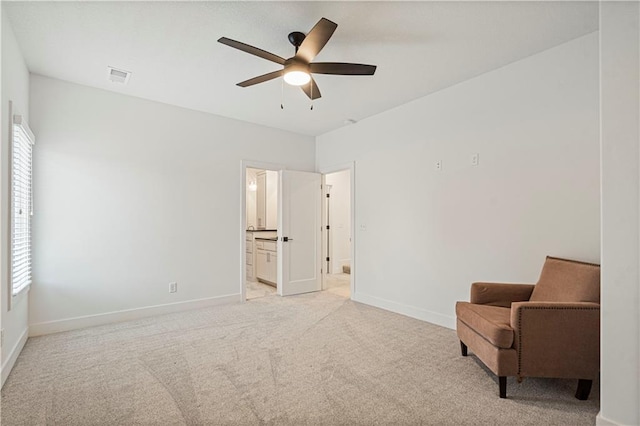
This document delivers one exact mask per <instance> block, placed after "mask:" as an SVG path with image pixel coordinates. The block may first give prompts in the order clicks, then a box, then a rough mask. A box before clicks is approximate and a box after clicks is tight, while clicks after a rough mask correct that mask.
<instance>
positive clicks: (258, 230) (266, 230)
mask: <svg viewBox="0 0 640 426" xmlns="http://www.w3.org/2000/svg"><path fill="white" fill-rule="evenodd" d="M247 232H278V230H277V229H247Z"/></svg>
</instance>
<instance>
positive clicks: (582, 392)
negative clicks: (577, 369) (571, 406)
mask: <svg viewBox="0 0 640 426" xmlns="http://www.w3.org/2000/svg"><path fill="white" fill-rule="evenodd" d="M592 384H593V380H587V379H580V380H578V389H577V390H576V398H578V399H579V400H580V401H585V400H587V399H589V394H590V393H591V385H592Z"/></svg>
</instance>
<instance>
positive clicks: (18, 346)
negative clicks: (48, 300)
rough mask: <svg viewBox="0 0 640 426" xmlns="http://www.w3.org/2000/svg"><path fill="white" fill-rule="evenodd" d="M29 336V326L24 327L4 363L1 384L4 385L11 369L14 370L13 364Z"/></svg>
mask: <svg viewBox="0 0 640 426" xmlns="http://www.w3.org/2000/svg"><path fill="white" fill-rule="evenodd" d="M28 338H29V327H27V328H25V329H24V331H23V332H22V334H21V335H20V338H19V339H18V341H17V342H16V344H15V345H14V346H13V348H12V349H11V352H10V353H9V356H8V357H7V360H6V361H5V362H4V364H2V385H1V386H4V382H5V381H6V380H7V377H9V373H11V370H13V366H14V365H15V363H16V360H17V359H18V355H20V352H22V348H24V345H25V343H27V339H28ZM1 386H0V387H1Z"/></svg>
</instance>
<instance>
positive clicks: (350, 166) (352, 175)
mask: <svg viewBox="0 0 640 426" xmlns="http://www.w3.org/2000/svg"><path fill="white" fill-rule="evenodd" d="M344 170H349V179H350V182H351V188H350V190H349V197H350V200H349V202H350V203H351V209H350V210H351V212H350V213H351V274H350V275H349V282H350V285H349V287H350V295H351V296H350V297H351V299H352V300H355V299H354V298H353V295H354V294H355V293H356V273H357V270H356V162H355V161H351V162H349V163H343V164H337V165H333V166H326V167H321V168H320V170H318V172H319V173H321V174H322V185H325V182H324V175H326V174H329V173H335V172H341V171H344ZM324 194H325V192H324V190H323V200H322V203H323V206H322V214H323V218H322V219H323V222H322V223H323V224H324V221H325V220H324V219H325V218H324V214H325V212H324V210H325V209H324V202H325V201H326V199H325V198H324ZM324 241H325V240H324V237H323V242H324ZM322 251H323V253H324V247H323V250H322ZM322 270H323V273H322V288H323V290H324V278H325V274H326V273H327V271H325V270H324V268H323V269H322Z"/></svg>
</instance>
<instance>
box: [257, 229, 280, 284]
mask: <svg viewBox="0 0 640 426" xmlns="http://www.w3.org/2000/svg"><path fill="white" fill-rule="evenodd" d="M255 248H256V250H255V252H256V278H258V280H259V281H263V282H265V283H267V284H271V285H275V284H276V281H277V279H278V254H277V252H276V242H275V241H260V240H256V244H255Z"/></svg>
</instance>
